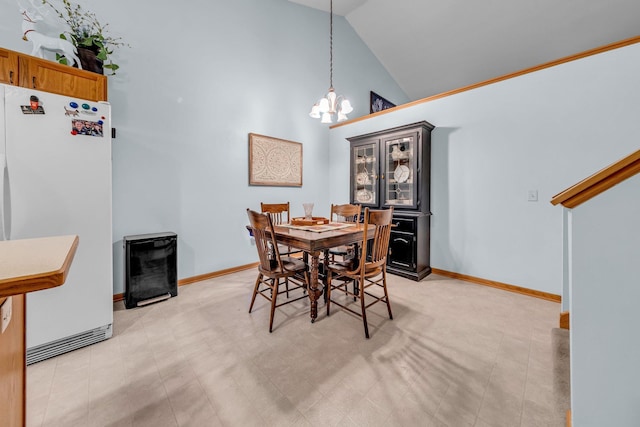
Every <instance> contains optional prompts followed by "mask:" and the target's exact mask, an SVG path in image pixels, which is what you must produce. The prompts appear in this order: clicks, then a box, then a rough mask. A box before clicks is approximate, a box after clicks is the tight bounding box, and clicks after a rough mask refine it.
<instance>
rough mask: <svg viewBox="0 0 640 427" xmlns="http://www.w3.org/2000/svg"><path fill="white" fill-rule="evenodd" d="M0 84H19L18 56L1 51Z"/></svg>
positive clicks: (8, 51) (4, 50)
mask: <svg viewBox="0 0 640 427" xmlns="http://www.w3.org/2000/svg"><path fill="white" fill-rule="evenodd" d="M0 83H6V84H9V85H17V84H18V54H17V53H15V52H13V51H11V50H7V49H0Z"/></svg>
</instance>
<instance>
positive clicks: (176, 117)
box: [0, 0, 408, 293]
mask: <svg viewBox="0 0 640 427" xmlns="http://www.w3.org/2000/svg"><path fill="white" fill-rule="evenodd" d="M36 3H38V2H37V1H36ZM78 3H80V4H81V5H83V6H84V7H85V8H87V9H88V10H91V11H94V12H95V13H96V14H97V15H98V17H99V18H100V20H101V21H102V22H103V23H105V22H107V23H109V28H110V32H111V34H112V35H119V36H122V37H123V38H124V40H125V41H126V42H127V43H129V44H130V45H131V48H130V49H129V48H125V49H119V50H118V51H117V52H116V55H115V56H114V60H115V62H117V63H118V64H119V65H120V66H121V71H120V72H118V74H117V75H116V76H113V77H109V101H110V102H111V104H112V106H113V124H114V126H115V127H116V128H117V139H115V140H114V142H113V242H114V282H115V283H114V293H121V292H123V284H122V277H123V272H122V262H123V261H122V260H123V255H122V237H123V236H125V235H131V234H140V233H152V232H161V231H174V232H176V233H178V259H179V265H178V270H179V271H178V275H179V278H188V277H193V276H197V275H201V274H206V273H210V272H213V271H218V270H222V269H226V268H230V267H235V266H238V265H243V264H248V263H251V262H254V261H255V259H256V254H255V248H254V247H253V246H251V245H250V242H249V239H248V236H247V232H246V230H245V228H244V227H245V224H246V223H247V219H246V213H245V209H246V208H253V209H259V203H260V201H275V202H279V201H287V200H288V201H290V202H291V204H292V214H293V215H300V214H301V213H302V203H303V202H308V201H312V202H314V203H315V204H316V206H317V208H316V209H317V211H316V212H317V213H318V214H328V209H329V205H330V203H331V202H340V201H341V202H346V201H347V200H346V199H343V200H333V199H330V197H329V188H328V181H327V175H328V170H329V166H328V161H329V157H328V156H329V147H328V143H327V141H328V132H329V131H328V127H327V126H326V125H321V124H320V123H319V120H317V119H311V118H310V117H309V116H308V112H309V110H310V109H311V106H312V105H313V103H314V102H315V101H316V100H318V99H319V98H320V97H322V96H323V95H324V94H325V93H326V91H327V89H328V88H329V16H328V14H327V13H324V12H321V11H318V10H315V9H311V8H308V7H305V6H300V5H297V4H294V3H291V2H289V1H287V0H234V1H220V0H215V1H198V0H185V1H180V2H154V3H149V2H131V1H125V0H111V1H108V2H104V1H103V2H98V1H80V2H78ZM150 7H153V11H152V12H149V8H150ZM0 8H1V10H2V13H1V14H0V46H2V47H5V48H8V49H12V50H16V51H20V52H25V53H29V52H30V51H31V43H27V42H24V41H22V40H21V37H22V31H21V29H20V26H21V21H22V19H21V16H20V13H19V11H18V6H17V3H16V2H15V1H14V0H0ZM334 86H335V88H336V91H337V92H338V93H339V94H343V95H345V96H347V97H348V98H349V99H350V100H351V102H352V104H353V106H354V108H355V111H354V112H353V113H351V114H350V117H351V118H353V117H358V116H362V115H365V114H368V113H369V91H371V90H373V91H375V92H377V93H379V94H381V95H382V96H384V97H385V98H387V99H389V100H390V101H393V102H395V103H397V104H402V103H404V102H407V101H408V98H407V97H406V95H405V94H404V93H403V92H402V90H401V89H400V88H399V87H398V85H397V84H396V83H395V82H394V81H393V80H392V79H391V77H390V76H389V74H388V73H387V72H386V71H385V70H384V68H383V67H382V66H381V64H380V63H379V62H378V60H377V59H376V58H375V56H374V55H373V54H372V53H371V52H370V51H369V49H368V48H367V47H366V46H365V44H364V43H363V42H362V40H360V38H359V37H358V36H357V35H356V34H355V32H354V31H353V29H352V28H351V27H350V26H349V24H348V23H347V22H346V20H345V19H344V18H343V17H338V16H336V17H335V18H334ZM250 132H254V133H259V134H263V135H269V136H272V137H276V138H282V139H287V140H292V141H298V142H301V143H303V156H304V158H303V162H304V163H303V171H304V176H303V186H302V187H301V188H285V187H250V186H249V185H248V134H249V133H250ZM346 184H347V183H346V182H345V183H344V184H343V185H346Z"/></svg>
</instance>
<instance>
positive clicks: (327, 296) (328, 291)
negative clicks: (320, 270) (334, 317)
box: [325, 270, 331, 316]
mask: <svg viewBox="0 0 640 427" xmlns="http://www.w3.org/2000/svg"><path fill="white" fill-rule="evenodd" d="M325 299H326V305H327V316H329V309H330V308H331V270H327V289H326V290H325Z"/></svg>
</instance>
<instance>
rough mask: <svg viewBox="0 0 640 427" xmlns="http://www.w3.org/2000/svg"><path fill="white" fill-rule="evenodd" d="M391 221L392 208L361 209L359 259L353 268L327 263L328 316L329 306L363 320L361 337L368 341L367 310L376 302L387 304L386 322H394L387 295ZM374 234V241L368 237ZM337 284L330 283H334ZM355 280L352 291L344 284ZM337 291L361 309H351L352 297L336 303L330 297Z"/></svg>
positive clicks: (328, 313) (332, 297)
mask: <svg viewBox="0 0 640 427" xmlns="http://www.w3.org/2000/svg"><path fill="white" fill-rule="evenodd" d="M392 220H393V207H391V208H390V209H388V210H369V208H365V210H364V236H363V239H362V246H361V248H362V256H360V260H359V262H358V265H357V266H356V267H355V268H349V267H348V266H346V265H345V264H344V263H329V265H328V274H327V316H329V315H330V314H331V313H330V310H331V304H332V303H333V304H336V305H338V306H340V307H342V308H343V309H345V310H347V311H349V312H351V313H353V314H356V315H358V316H360V317H362V322H363V324H364V335H365V336H366V337H367V338H369V325H368V324H367V313H366V310H367V309H368V308H369V307H371V306H372V305H374V304H376V303H378V302H384V303H385V304H386V305H387V311H388V312H389V319H393V314H392V313H391V304H390V303H389V293H388V292H387V252H388V250H389V238H390V236H391V224H392ZM370 225H375V230H373V231H369V230H368V227H369V226H370ZM371 233H373V239H370V238H371ZM334 281H335V282H337V283H333V282H334ZM350 281H355V282H356V283H357V287H356V288H357V290H356V291H355V292H351V291H350V290H349V288H348V287H347V286H346V283H349V282H350ZM334 291H339V292H340V293H343V294H346V296H348V297H354V299H355V300H359V301H360V309H359V310H357V311H356V309H354V308H353V306H354V305H357V303H354V302H353V301H352V300H351V298H346V299H341V300H338V299H337V298H336V297H335V296H332V292H334Z"/></svg>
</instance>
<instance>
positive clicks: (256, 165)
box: [249, 133, 302, 187]
mask: <svg viewBox="0 0 640 427" xmlns="http://www.w3.org/2000/svg"><path fill="white" fill-rule="evenodd" d="M249 185H266V186H276V187H302V144H301V143H299V142H294V141H287V140H285V139H279V138H273V137H270V136H265V135H258V134H256V133H250V134H249Z"/></svg>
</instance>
